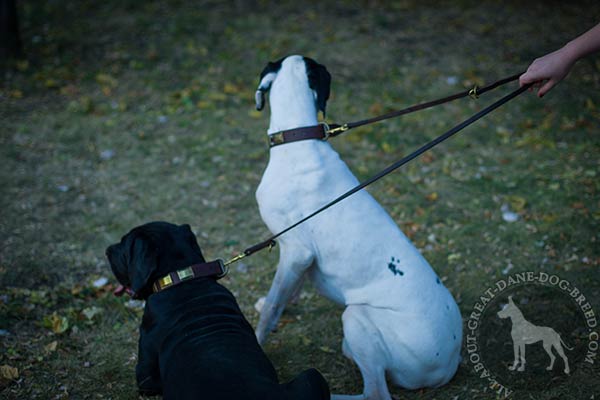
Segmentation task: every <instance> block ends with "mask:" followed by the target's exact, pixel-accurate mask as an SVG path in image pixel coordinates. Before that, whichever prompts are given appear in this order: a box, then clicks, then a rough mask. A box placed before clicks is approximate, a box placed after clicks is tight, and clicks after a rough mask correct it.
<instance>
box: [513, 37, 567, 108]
mask: <svg viewBox="0 0 600 400" xmlns="http://www.w3.org/2000/svg"><path fill="white" fill-rule="evenodd" d="M575 61H576V58H573V57H572V56H571V55H570V54H569V51H568V49H567V48H565V47H563V48H561V49H559V50H556V51H554V52H552V53H550V54H547V55H545V56H543V57H540V58H537V59H535V60H534V61H533V62H532V63H531V65H530V66H529V68H527V71H526V72H525V73H524V74H523V75H521V76H520V77H519V85H520V86H524V85H526V84H528V83H533V84H534V85H533V86H532V88H530V90H533V88H536V87H537V88H539V90H538V92H537V95H538V97H543V96H544V95H545V94H546V93H548V91H549V90H550V89H552V88H553V87H554V86H555V85H556V84H557V83H558V82H560V81H561V80H563V78H564V77H565V76H567V74H568V73H569V71H570V70H571V67H573V64H575Z"/></svg>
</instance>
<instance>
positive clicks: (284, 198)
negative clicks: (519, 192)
mask: <svg viewBox="0 0 600 400" xmlns="http://www.w3.org/2000/svg"><path fill="white" fill-rule="evenodd" d="M265 78H266V77H265ZM270 78H272V76H271V77H270ZM269 102H270V106H271V121H270V126H269V131H268V132H269V133H275V132H278V131H280V130H285V129H292V128H297V127H301V126H309V125H315V124H317V110H316V106H315V98H314V93H313V91H312V90H311V89H310V88H309V86H308V79H307V75H306V69H305V64H304V61H303V59H302V57H299V56H291V57H288V58H287V59H285V60H284V62H283V64H282V67H281V70H280V71H279V72H278V73H277V76H276V77H275V79H274V80H273V82H272V85H271V92H270V99H269ZM340 140H343V139H340ZM357 183H358V181H357V179H356V178H355V177H354V175H353V174H352V172H350V170H349V169H348V167H347V166H346V164H345V163H344V162H343V161H342V160H341V159H340V157H339V155H338V154H337V153H336V152H335V151H334V150H333V149H332V147H331V145H330V144H329V143H328V142H324V141H319V140H305V141H300V142H294V143H290V144H285V145H280V146H276V147H273V148H272V149H271V152H270V159H269V163H268V165H267V168H266V170H265V172H264V175H263V178H262V180H261V182H260V185H259V187H258V189H257V191H256V198H257V201H258V205H259V209H260V214H261V216H262V218H263V220H264V222H265V223H266V224H267V226H268V227H269V229H270V230H271V232H273V233H276V232H279V231H280V230H282V229H284V228H286V227H287V226H289V225H290V224H292V223H294V222H296V221H298V220H299V219H301V218H302V217H303V216H306V215H308V214H309V213H311V212H313V211H315V210H316V209H317V208H319V207H321V206H323V205H324V204H326V203H328V202H329V201H331V200H333V199H334V198H336V197H337V196H338V195H340V194H342V193H344V192H346V191H347V190H348V189H350V188H352V187H354V186H355V185H356V184H357ZM278 244H279V249H280V259H279V264H278V266H277V272H276V275H275V279H274V281H273V284H272V286H271V289H270V291H269V293H268V295H267V298H266V301H265V304H264V306H263V307H262V313H261V316H260V321H259V324H258V327H257V330H256V335H257V337H258V339H259V341H260V342H264V340H265V338H266V336H267V334H268V332H270V331H271V330H272V329H273V328H274V327H275V326H276V324H277V321H278V319H279V317H280V316H281V313H282V311H283V309H284V307H285V305H286V304H287V302H288V301H289V300H290V298H291V297H292V295H293V293H294V291H295V290H296V289H297V288H298V286H299V285H300V283H301V282H302V278H303V276H304V275H305V274H307V275H308V276H309V277H310V279H311V280H312V282H313V283H314V285H315V286H316V287H317V289H318V290H319V292H320V293H322V294H323V295H324V296H326V297H328V298H330V299H331V300H333V301H335V302H337V303H339V304H342V305H344V306H345V307H346V310H345V312H344V314H343V316H342V320H343V327H344V341H343V346H342V348H343V351H344V354H345V355H346V356H348V357H349V358H351V359H352V360H354V362H356V364H357V365H358V367H359V368H360V370H361V372H362V375H363V379H364V393H363V394H362V395H360V396H351V397H349V396H334V398H338V399H344V398H356V399H391V397H390V394H389V392H388V389H387V385H386V381H385V373H387V374H388V376H389V377H390V378H391V379H392V381H393V382H394V383H396V384H398V385H400V386H403V387H405V388H408V389H415V388H421V387H436V386H440V385H443V384H445V383H447V382H448V381H449V380H450V378H452V376H454V374H455V372H456V369H457V367H458V363H459V360H460V355H459V353H460V346H461V341H462V319H461V315H460V312H459V310H458V307H457V305H456V303H455V301H454V299H453V298H452V295H451V294H450V293H449V292H448V290H447V289H446V288H445V287H444V286H443V285H442V284H441V282H440V281H439V279H438V277H437V276H436V274H435V272H434V271H433V270H432V269H431V267H430V266H429V264H428V263H427V261H426V260H425V259H424V258H423V257H422V256H421V254H420V253H419V251H418V250H417V249H416V248H415V247H414V246H413V244H412V243H411V242H410V241H409V240H408V238H407V237H406V236H405V235H404V234H403V233H402V232H401V231H400V229H399V228H398V227H397V226H396V224H395V222H394V221H393V220H392V219H391V217H390V216H389V215H388V214H387V213H386V211H385V210H384V209H383V208H382V207H381V206H380V205H379V204H378V203H377V202H376V201H375V200H374V199H373V197H371V195H370V194H369V193H367V192H366V191H365V190H362V191H360V192H358V193H356V194H354V195H353V196H351V197H349V198H348V199H346V200H344V201H342V202H341V203H339V204H337V205H335V206H334V207H332V208H330V209H328V210H326V211H325V212H323V213H321V214H319V215H318V216H316V217H315V218H313V219H311V220H309V221H307V222H306V223H304V224H302V225H300V226H298V227H297V228H295V229H293V230H291V231H290V232H288V233H286V234H285V235H283V236H282V237H281V238H280V239H279V241H278ZM392 257H394V259H395V260H399V262H398V263H395V265H396V266H397V269H399V270H400V271H402V272H403V275H396V274H394V273H393V272H392V271H391V270H390V269H389V268H388V264H389V263H390V262H391V259H392Z"/></svg>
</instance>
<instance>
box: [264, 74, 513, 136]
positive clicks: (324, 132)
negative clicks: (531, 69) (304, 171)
mask: <svg viewBox="0 0 600 400" xmlns="http://www.w3.org/2000/svg"><path fill="white" fill-rule="evenodd" d="M522 74H523V73H522V72H521V73H518V74H514V75H511V76H508V77H506V78H503V79H500V80H498V81H496V82H494V83H491V84H489V85H486V86H483V87H481V88H480V87H478V86H477V85H475V86H473V88H471V89H469V90H464V91H462V92H459V93H455V94H452V95H450V96H446V97H442V98H440V99H437V100H432V101H428V102H425V103H420V104H416V105H413V106H410V107H406V108H403V109H401V110H396V111H391V112H389V113H386V114H382V115H378V116H376V117H372V118H367V119H362V120H360V121H354V122H348V123H345V124H341V125H340V124H330V125H327V124H325V123H321V124H319V125H314V126H305V127H302V128H295V129H289V130H286V131H281V132H277V133H274V134H272V135H269V146H270V147H274V146H278V145H281V144H285V143H292V142H297V141H300V140H307V139H321V140H327V139H329V138H330V137H336V136H339V135H341V134H343V133H345V132H347V131H349V130H350V129H354V128H358V127H359V126H363V125H368V124H373V123H375V122H380V121H384V120H386V119H391V118H396V117H399V116H401V115H406V114H410V113H413V112H416V111H420V110H425V109H427V108H431V107H435V106H439V105H441V104H445V103H449V102H451V101H454V100H458V99H462V98H464V97H471V98H472V99H477V98H479V96H480V95H482V94H484V93H486V92H489V91H491V90H494V89H496V88H497V87H499V86H502V85H505V84H507V83H509V82H512V81H515V80H517V79H519V76H521V75H522Z"/></svg>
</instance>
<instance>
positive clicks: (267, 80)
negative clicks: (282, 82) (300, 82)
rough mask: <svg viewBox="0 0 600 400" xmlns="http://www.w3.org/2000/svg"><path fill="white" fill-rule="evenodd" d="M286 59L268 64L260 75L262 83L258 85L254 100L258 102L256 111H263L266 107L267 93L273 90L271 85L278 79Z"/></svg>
mask: <svg viewBox="0 0 600 400" xmlns="http://www.w3.org/2000/svg"><path fill="white" fill-rule="evenodd" d="M284 59H285V57H284V58H281V59H279V60H277V61H274V62H271V61H269V63H268V64H267V66H266V67H265V68H264V69H263V70H262V72H261V73H260V81H259V83H258V89H256V94H255V95H254V100H255V102H256V109H257V110H258V111H261V110H262V109H263V108H264V106H265V93H266V92H268V91H269V89H271V84H272V83H273V81H274V80H275V78H276V77H277V73H278V72H279V70H280V69H281V63H282V62H283V60H284Z"/></svg>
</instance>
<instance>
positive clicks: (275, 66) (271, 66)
mask: <svg viewBox="0 0 600 400" xmlns="http://www.w3.org/2000/svg"><path fill="white" fill-rule="evenodd" d="M285 59H286V57H282V58H280V59H279V60H277V61H269V62H268V63H267V66H266V67H265V68H264V69H263V70H262V72H261V73H260V79H259V80H258V81H259V82H260V81H262V79H263V78H264V77H265V76H266V75H267V74H270V73H271V72H275V73H276V72H279V70H280V69H281V63H282V62H283V60H285ZM267 90H268V89H267Z"/></svg>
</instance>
